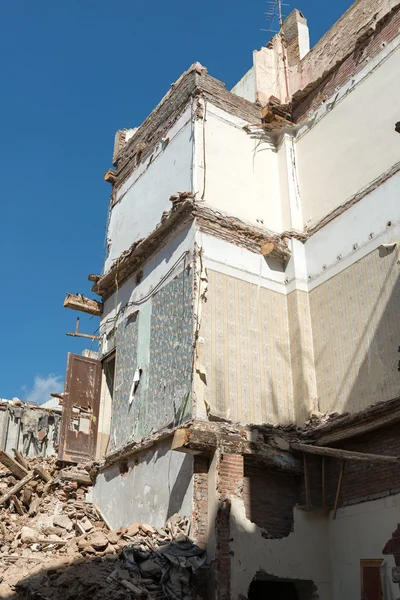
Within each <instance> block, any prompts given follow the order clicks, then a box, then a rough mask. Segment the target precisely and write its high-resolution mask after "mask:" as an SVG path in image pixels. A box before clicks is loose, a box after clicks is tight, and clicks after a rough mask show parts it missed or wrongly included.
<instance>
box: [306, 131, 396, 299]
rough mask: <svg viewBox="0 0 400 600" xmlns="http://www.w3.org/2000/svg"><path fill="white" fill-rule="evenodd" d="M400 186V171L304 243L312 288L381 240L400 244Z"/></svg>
mask: <svg viewBox="0 0 400 600" xmlns="http://www.w3.org/2000/svg"><path fill="white" fill-rule="evenodd" d="M399 138H400V136H399ZM399 154H400V139H399ZM399 189H400V172H398V173H397V174H396V175H393V177H391V178H390V179H387V180H386V181H385V182H384V183H383V184H381V185H380V186H379V187H378V188H377V189H376V190H374V191H373V192H371V193H370V194H368V195H367V196H365V197H364V198H363V199H362V200H361V201H360V202H358V203H357V204H354V205H353V206H352V207H351V208H349V209H348V210H347V211H346V212H344V213H342V214H341V215H339V216H338V217H336V219H333V220H332V221H331V222H330V223H329V224H328V225H326V226H325V227H323V228H322V229H320V230H319V231H318V232H317V233H315V234H314V235H312V236H311V237H310V238H309V239H308V240H307V242H306V243H305V245H304V249H305V261H306V266H307V268H306V273H305V274H304V275H306V277H307V281H304V280H303V283H307V288H308V290H309V291H311V290H312V289H314V288H315V287H317V286H318V285H320V284H322V283H324V282H325V281H327V280H328V279H330V278H332V277H334V276H335V275H337V274H338V273H340V272H341V271H343V270H344V269H346V268H347V267H349V266H350V265H352V264H353V263H355V262H356V261H358V260H360V259H361V258H363V257H364V256H366V255H367V254H369V253H370V252H373V251H374V250H375V249H376V248H377V247H378V246H379V245H380V244H390V243H391V242H398V244H400V202H399ZM389 222H390V223H391V225H390V227H389V226H388V223H389ZM371 234H372V236H371ZM339 257H340V258H339ZM304 275H303V276H304Z"/></svg>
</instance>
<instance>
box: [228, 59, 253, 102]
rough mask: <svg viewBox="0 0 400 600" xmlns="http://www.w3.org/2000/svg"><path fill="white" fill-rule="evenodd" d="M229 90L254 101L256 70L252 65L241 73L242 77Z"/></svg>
mask: <svg viewBox="0 0 400 600" xmlns="http://www.w3.org/2000/svg"><path fill="white" fill-rule="evenodd" d="M231 92H232V93H233V94H236V95H237V96H240V97H241V98H244V99H245V100H248V101H249V102H255V101H256V98H257V95H256V93H257V90H256V72H255V68H254V66H253V67H251V69H249V70H248V71H247V73H245V75H243V77H242V79H240V81H238V82H237V84H236V85H235V86H234V87H233V88H232V89H231Z"/></svg>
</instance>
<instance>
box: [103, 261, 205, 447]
mask: <svg viewBox="0 0 400 600" xmlns="http://www.w3.org/2000/svg"><path fill="white" fill-rule="evenodd" d="M141 313H142V318H146V321H142V323H140V318H141ZM146 313H147V314H146ZM148 316H150V318H149V319H148V321H147V318H148ZM146 322H148V323H149V327H150V331H144V330H143V323H144V324H146ZM139 331H141V332H142V334H139ZM115 340H116V349H117V352H116V357H117V359H116V376H115V383H114V397H113V405H112V423H111V439H110V449H111V450H114V449H115V448H119V447H120V446H122V445H124V444H126V443H127V442H128V441H134V440H139V439H141V438H143V437H145V436H148V435H150V434H151V433H152V432H155V431H158V430H159V429H161V428H163V427H165V426H167V425H169V424H173V423H179V422H182V421H184V420H185V419H187V418H189V417H190V415H191V381H192V363H193V272H192V269H191V268H190V267H187V268H186V269H185V270H184V271H183V272H182V273H180V274H179V275H178V276H177V277H175V278H174V279H173V280H172V281H171V282H170V283H168V284H167V285H166V286H164V287H163V288H161V290H160V291H159V292H157V293H156V294H154V296H153V297H152V300H151V312H149V310H148V307H147V308H146V310H144V309H141V310H139V311H138V312H137V313H135V314H134V315H131V316H130V317H128V318H127V319H126V320H125V321H124V322H123V323H122V324H121V325H119V326H118V329H117V333H116V336H115ZM143 343H144V344H146V345H147V344H148V343H149V346H150V347H149V348H148V349H147V354H148V364H143V356H144V355H145V354H146V349H144V348H143ZM140 344H142V346H140ZM138 350H139V352H138ZM138 354H139V355H141V356H142V359H141V364H140V365H139V364H138ZM139 366H140V367H142V368H143V370H144V373H143V374H142V377H141V379H140V383H139V385H138V388H137V391H136V393H135V395H134V398H133V401H132V403H131V405H129V396H130V392H131V387H132V380H133V377H134V374H135V371H136V369H137V367H139Z"/></svg>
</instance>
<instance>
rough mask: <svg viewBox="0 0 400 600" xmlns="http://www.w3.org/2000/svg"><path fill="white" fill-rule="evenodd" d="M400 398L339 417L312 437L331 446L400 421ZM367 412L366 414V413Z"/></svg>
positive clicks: (317, 430) (320, 444) (320, 443)
mask: <svg viewBox="0 0 400 600" xmlns="http://www.w3.org/2000/svg"><path fill="white" fill-rule="evenodd" d="M399 402H400V398H396V399H395V400H394V401H388V402H381V403H380V404H378V405H377V406H373V407H372V408H369V409H368V410H366V411H363V412H362V413H357V414H355V415H350V416H347V417H344V418H343V419H338V420H336V421H334V422H333V423H327V424H326V425H323V426H321V427H320V428H318V429H316V430H315V431H314V432H313V434H312V437H313V438H314V439H316V441H317V443H318V445H319V446H329V445H330V444H336V443H338V442H341V441H342V440H347V439H349V438H352V437H357V436H359V435H364V434H366V433H370V432H371V431H376V430H377V429H381V428H382V427H387V426H390V425H394V424H395V423H399V422H400V408H399V406H398V404H399ZM364 413H365V414H364Z"/></svg>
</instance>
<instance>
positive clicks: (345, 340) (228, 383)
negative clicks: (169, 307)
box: [200, 249, 400, 423]
mask: <svg viewBox="0 0 400 600" xmlns="http://www.w3.org/2000/svg"><path fill="white" fill-rule="evenodd" d="M381 254H382V253H381ZM397 260H398V255H397V252H395V253H393V254H389V255H386V254H385V255H382V256H381V255H380V250H379V249H377V250H376V251H374V252H372V253H371V254H369V255H368V256H366V257H365V258H364V259H362V260H360V261H358V262H357V263H354V264H353V265H352V266H351V267H349V268H347V269H345V270H344V271H342V272H341V273H340V274H338V275H336V276H335V277H332V278H331V279H329V280H328V281H327V282H325V283H323V284H321V285H320V286H318V287H317V288H315V289H314V290H313V291H311V292H310V293H309V294H307V293H306V292H300V291H295V292H292V293H291V294H289V295H288V296H285V295H283V294H279V293H277V292H273V291H271V290H266V289H264V288H258V287H257V286H256V285H254V284H251V283H248V282H245V281H242V280H240V279H236V278H234V277H230V276H227V275H223V274H221V273H217V272H215V271H212V270H208V280H209V281H208V290H207V300H206V302H205V303H204V304H203V313H202V323H201V329H200V336H201V338H202V340H204V344H202V346H203V348H202V367H201V368H202V370H205V375H206V377H205V384H204V386H203V392H202V393H203V397H204V400H205V402H206V405H207V407H208V408H209V410H210V412H211V413H212V414H214V415H216V416H220V417H224V418H227V419H230V420H232V421H243V422H247V423H278V422H280V423H287V422H290V421H293V420H295V421H296V422H298V423H302V422H304V420H306V419H307V418H308V417H309V415H310V413H311V412H315V411H318V410H319V411H320V412H322V413H325V412H344V411H350V412H356V411H358V410H361V409H363V408H365V407H367V406H369V405H370V404H373V403H376V402H379V401H382V400H388V399H390V398H394V397H396V396H400V372H399V371H398V368H397V367H398V361H399V360H400V353H399V352H398V348H399V346H400V319H399V310H400V279H399V265H398V264H397Z"/></svg>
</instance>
